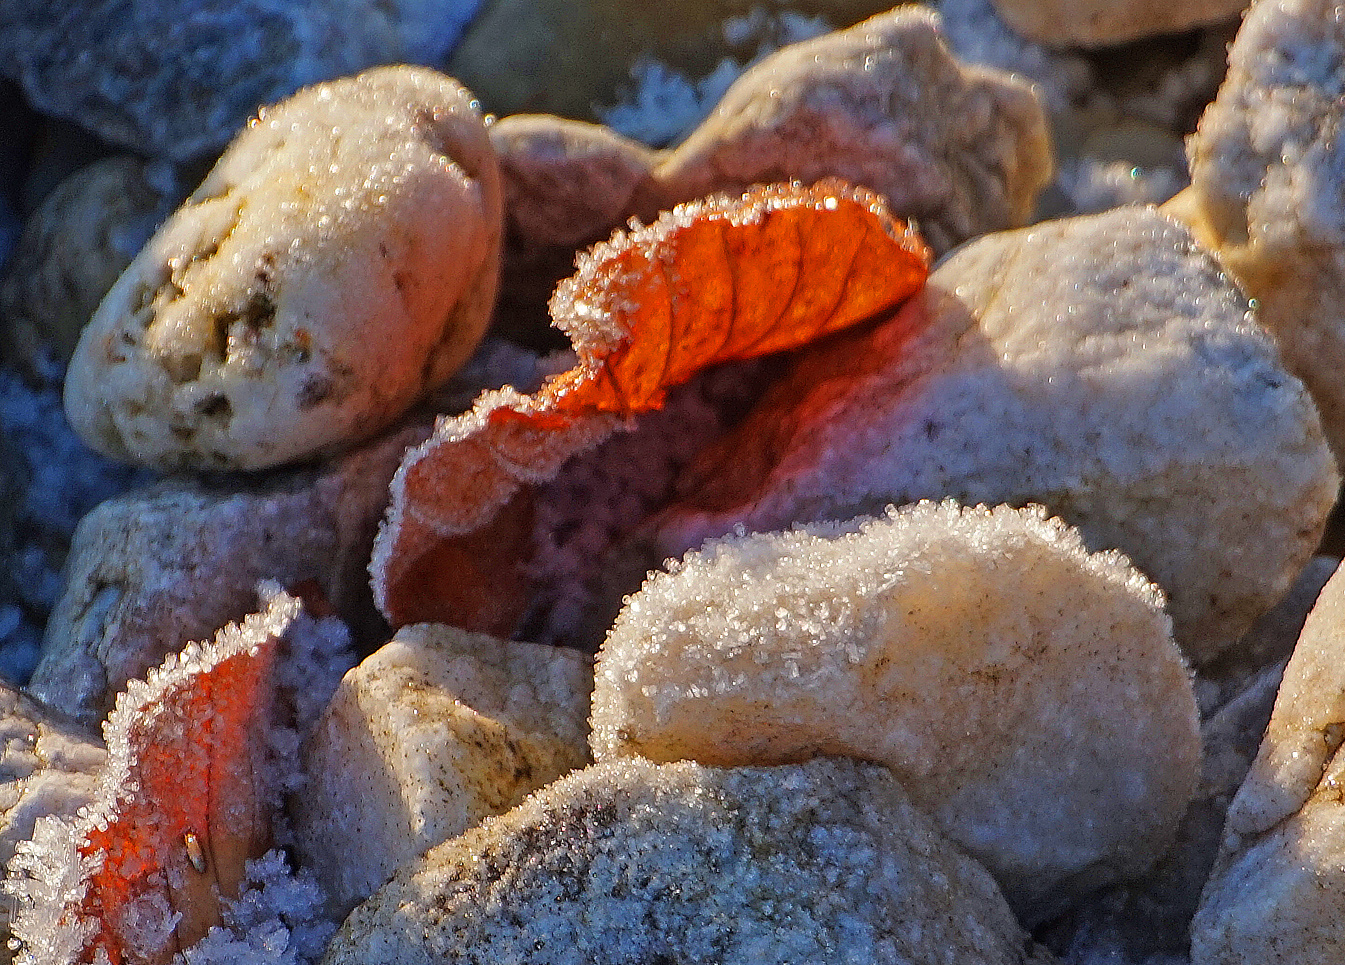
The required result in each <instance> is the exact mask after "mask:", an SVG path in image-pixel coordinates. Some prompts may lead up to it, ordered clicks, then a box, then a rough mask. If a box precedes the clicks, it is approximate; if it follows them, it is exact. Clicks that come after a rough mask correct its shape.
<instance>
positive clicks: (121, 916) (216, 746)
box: [10, 592, 299, 965]
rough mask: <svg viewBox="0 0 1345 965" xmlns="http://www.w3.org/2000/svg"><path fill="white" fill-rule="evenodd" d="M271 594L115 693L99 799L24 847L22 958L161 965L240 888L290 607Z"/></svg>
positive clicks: (253, 839)
mask: <svg viewBox="0 0 1345 965" xmlns="http://www.w3.org/2000/svg"><path fill="white" fill-rule="evenodd" d="M267 602H268V605H267V607H266V609H265V611H264V612H263V613H260V614H254V615H253V616H250V617H248V618H247V619H246V620H245V621H244V622H243V623H241V624H237V625H230V626H228V627H225V628H224V629H223V630H221V631H220V632H219V634H218V635H217V636H216V638H215V640H214V642H213V643H209V644H202V645H198V644H190V645H189V646H188V647H187V648H186V649H185V650H184V651H183V652H182V653H181V654H180V655H175V656H171V657H169V658H168V660H167V661H166V662H165V663H164V664H163V665H162V666H161V667H159V668H158V669H157V670H154V671H151V673H150V675H149V678H148V680H146V681H131V683H130V684H129V685H128V687H127V690H126V691H125V692H124V693H123V694H121V695H120V696H119V698H118V700H117V706H116V708H115V709H114V710H113V712H112V714H111V715H110V716H109V718H108V720H107V723H106V724H105V725H104V731H105V733H106V736H107V743H108V763H107V766H106V770H105V771H104V773H103V776H102V779H101V782H100V787H99V794H98V797H97V799H96V800H95V801H94V803H93V804H92V805H91V806H90V807H89V808H88V809H87V810H85V811H82V812H81V813H80V815H79V816H78V817H77V818H75V819H74V821H73V823H62V822H60V821H59V819H49V821H50V822H52V823H48V824H47V825H45V826H44V827H43V828H42V830H41V833H38V834H35V835H34V839H33V841H32V842H31V843H28V844H27V846H26V848H25V846H21V851H26V853H25V854H24V857H23V858H22V859H20V861H19V864H20V865H21V866H22V867H23V868H24V870H26V871H27V873H28V874H29V876H30V877H32V878H33V879H34V881H35V883H34V884H33V885H32V886H31V887H30V889H29V890H30V894H31V895H32V896H33V899H32V900H33V906H32V907H27V908H25V909H23V910H22V911H21V913H20V916H19V918H18V919H17V920H16V922H15V927H14V933H15V935H16V936H18V937H19V938H20V940H21V941H22V942H23V943H24V946H25V952H26V954H27V957H21V958H20V959H19V960H20V961H34V962H36V961H41V962H43V963H44V965H46V963H51V965H66V963H71V965H74V963H89V962H94V961H97V960H99V956H100V955H103V956H106V959H107V960H108V961H109V962H111V963H112V965H164V963H167V962H170V961H171V960H172V958H173V956H174V954H176V953H178V952H180V951H182V950H183V949H184V948H186V947H188V946H190V945H191V944H193V943H194V942H196V941H197V940H198V939H200V938H201V937H202V936H203V935H204V934H205V932H206V931H207V930H208V929H209V928H210V927H211V926H212V925H216V924H219V921H220V902H221V900H222V899H227V898H234V897H237V894H238V891H239V885H240V883H241V882H242V880H243V876H244V864H245V862H246V861H247V860H248V859H249V858H255V857H258V856H260V855H261V854H262V853H263V852H264V851H265V850H266V847H267V846H268V844H269V836H270V824H269V816H268V815H269V806H270V805H269V802H268V800H267V798H266V794H267V791H268V788H267V786H266V784H265V781H264V779H263V777H264V767H265V765H264V761H263V757H262V754H263V751H262V742H260V741H258V740H257V739H256V735H255V734H254V733H253V731H254V728H256V727H257V726H259V725H260V724H264V722H265V721H266V720H267V716H268V715H267V710H268V707H269V702H270V699H271V694H272V688H271V685H270V680H269V678H270V667H271V663H272V660H273V658H274V656H275V652H276V647H277V644H278V642H279V640H280V638H281V636H282V635H283V633H284V632H285V629H286V627H287V626H288V625H289V624H290V623H291V622H292V621H293V620H294V618H295V617H296V616H297V615H298V611H299V603H298V601H297V600H295V599H294V598H293V597H290V596H287V595H285V594H283V593H279V592H277V593H275V594H274V595H272V596H271V598H270V599H269V600H268V601H267ZM10 890H14V889H13V887H12V883H11V888H10ZM44 902H45V906H44Z"/></svg>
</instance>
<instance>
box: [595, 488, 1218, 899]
mask: <svg viewBox="0 0 1345 965" xmlns="http://www.w3.org/2000/svg"><path fill="white" fill-rule="evenodd" d="M1197 727H1198V724H1197V716H1196V705H1195V696H1194V694H1193V692H1192V690H1191V683H1190V680H1189V676H1188V671H1187V669H1186V664H1185V662H1184V661H1183V659H1182V657H1181V654H1180V652H1179V651H1178V650H1177V647H1176V645H1175V644H1174V643H1173V641H1172V637H1171V623H1170V621H1169V620H1168V618H1167V616H1166V615H1165V614H1164V613H1163V608H1162V595H1161V593H1160V592H1159V591H1158V589H1157V588H1156V587H1154V586H1153V585H1152V584H1151V583H1149V582H1148V580H1146V579H1145V578H1144V577H1143V576H1142V575H1141V574H1140V573H1138V572H1137V571H1136V570H1135V569H1134V568H1133V567H1131V566H1130V565H1129V563H1128V562H1127V561H1126V560H1125V558H1124V557H1122V556H1121V555H1120V554H1118V553H1115V552H1111V553H1103V554H1092V555H1090V554H1089V553H1088V552H1087V551H1086V550H1085V549H1084V546H1083V543H1082V541H1081V540H1080V538H1079V536H1078V534H1077V533H1076V532H1075V531H1073V530H1071V529H1070V528H1069V527H1067V526H1065V525H1064V524H1063V523H1061V522H1060V521H1059V520H1050V519H1047V518H1046V516H1045V514H1044V513H1043V512H1042V511H1041V510H1040V509H1039V508H1038V509H1035V510H1015V509H1010V508H1008V507H999V508H997V509H994V510H988V509H985V508H984V507H977V508H974V509H962V508H960V507H958V506H956V505H955V504H953V503H952V502H945V503H942V504H935V503H928V502H925V503H919V504H917V505H915V506H913V507H908V508H906V509H903V510H899V511H892V512H890V513H889V514H888V515H887V516H885V517H883V518H880V519H877V520H868V521H864V522H862V523H859V524H857V525H856V524H854V523H847V524H841V525H825V524H824V525H817V526H814V527H812V528H809V529H804V530H797V531H793V532H789V533H775V534H754V535H751V536H746V537H740V538H729V539H726V540H725V541H723V542H719V543H713V544H711V545H710V546H709V547H707V548H706V549H704V550H702V551H701V552H699V553H692V554H690V555H689V556H688V557H687V558H686V559H685V560H684V561H683V562H682V563H681V564H679V565H675V566H674V568H673V572H672V574H671V575H667V574H658V575H655V576H654V577H652V578H651V579H650V580H649V582H647V583H646V584H645V586H644V588H643V589H641V590H640V592H639V593H636V594H634V595H633V596H631V597H630V598H629V600H628V602H627V605H626V608H625V609H624V610H623V611H622V612H621V614H620V616H618V617H617V620H616V623H615V624H614V625H613V627H612V630H611V632H610V633H609V634H608V637H607V641H606V642H605V643H604V644H603V648H602V650H601V651H600V652H599V656H598V666H597V671H596V681H595V690H594V695H593V737H592V743H593V748H594V756H595V758H596V759H598V760H600V761H601V760H607V759H610V758H612V757H614V756H626V755H639V756H642V757H646V758H649V759H652V760H655V761H672V760H680V759H683V758H687V759H691V760H696V761H700V762H701V763H704V764H710V765H715V766H721V767H727V766H734V765H744V764H773V763H779V762H783V761H799V760H806V759H807V758H809V757H811V756H814V755H817V754H846V755H850V756H854V757H858V758H862V759H866V760H871V761H879V762H882V763H884V764H887V765H888V766H890V767H891V768H892V770H893V772H894V773H895V774H896V775H897V777H898V778H899V779H900V780H901V783H902V785H903V786H904V787H906V788H907V789H908V793H909V794H910V795H911V797H912V798H913V800H915V801H916V803H917V804H919V805H920V806H921V807H923V808H924V809H925V810H926V811H927V812H929V813H930V814H931V815H933V816H934V818H935V819H936V820H937V821H938V822H939V823H940V825H941V826H942V827H943V828H944V830H945V831H946V833H947V834H948V835H949V837H951V838H952V839H953V840H954V841H956V842H957V843H958V844H959V845H961V846H962V847H964V848H966V849H967V850H968V851H969V852H970V853H971V854H973V855H975V856H976V857H977V858H978V859H980V860H981V862H982V863H983V864H985V866H986V867H987V868H989V869H990V871H991V873H992V874H994V875H995V877H996V879H997V880H998V881H999V882H1000V885H1001V887H1003V889H1004V893H1005V895H1006V897H1007V898H1008V900H1009V902H1010V903H1011V904H1012V905H1013V906H1014V909H1015V910H1016V911H1017V912H1018V913H1019V915H1020V917H1023V918H1024V919H1025V920H1027V921H1029V922H1038V921H1041V920H1043V919H1045V918H1047V917H1049V916H1050V914H1052V913H1053V912H1055V911H1058V910H1059V907H1060V906H1061V905H1063V904H1065V903H1068V902H1069V901H1070V900H1072V899H1076V898H1078V897H1079V896H1081V895H1082V894H1084V893H1086V892H1087V891H1088V890H1091V889H1092V888H1095V887H1097V886H1098V885H1100V884H1103V883H1106V882H1108V881H1111V880H1115V879H1116V878H1118V877H1121V878H1124V877H1133V876H1135V875H1138V874H1140V873H1142V872H1144V871H1146V870H1147V869H1148V868H1149V866H1150V865H1151V864H1152V863H1153V860H1154V858H1155V857H1156V856H1157V855H1158V854H1159V853H1161V851H1162V849H1163V847H1164V845H1165V843H1166V842H1167V841H1169V840H1170V839H1171V836H1172V833H1173V831H1174V830H1175V828H1176V824H1177V821H1178V820H1179V819H1180V818H1181V815H1182V812H1183V811H1184V810H1185V808H1186V804H1187V802H1188V801H1189V800H1190V796H1191V793H1192V791H1193V790H1194V787H1195V781H1196V772H1197V768H1198V767H1199V760H1200V741H1199V735H1198V730H1197ZM1156 748H1162V752H1156V750H1155V749H1156Z"/></svg>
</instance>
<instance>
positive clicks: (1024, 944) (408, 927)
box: [323, 759, 1051, 965]
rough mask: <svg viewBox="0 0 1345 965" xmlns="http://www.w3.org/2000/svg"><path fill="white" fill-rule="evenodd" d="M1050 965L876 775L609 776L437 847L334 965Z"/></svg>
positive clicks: (804, 771)
mask: <svg viewBox="0 0 1345 965" xmlns="http://www.w3.org/2000/svg"><path fill="white" fill-rule="evenodd" d="M450 959H451V960H452V961H455V962H463V963H474V965H487V963H492V965H493V963H497V962H503V961H508V962H516V963H519V965H524V963H527V965H544V963H545V965H552V963H555V965H560V963H565V965H618V963H620V965H637V963H646V962H670V961H677V962H716V963H720V965H748V963H751V965H771V963H798V962H840V961H846V962H850V961H853V962H865V963H873V965H898V963H900V965H935V963H945V962H959V963H962V965H989V963H994V965H1011V963H1012V965H1020V963H1021V965H1046V963H1047V962H1049V961H1051V958H1050V956H1049V955H1047V954H1046V953H1044V952H1041V951H1040V950H1038V949H1037V948H1036V947H1035V946H1034V945H1033V943H1032V941H1031V940H1030V939H1029V938H1028V937H1027V936H1026V935H1025V934H1023V932H1022V930H1021V928H1020V927H1019V925H1018V923H1017V922H1016V921H1015V920H1014V918H1013V914H1012V913H1011V912H1010V911H1009V908H1008V906H1007V905H1006V904H1005V902H1004V899H1003V897H1002V896H1001V895H1000V893H999V889H997V888H996V887H995V884H994V882H993V881H992V880H991V878H990V876H989V875H987V874H986V873H985V870H984V869H983V868H981V867H980V866H979V865H977V864H976V862H974V861H972V860H971V859H969V858H967V857H966V856H965V855H963V854H962V853H961V852H960V851H958V850H957V849H956V848H954V847H952V846H950V845H949V844H948V843H947V842H946V841H945V840H944V839H943V837H942V836H941V835H940V834H939V832H938V831H937V830H936V829H935V827H934V825H933V823H932V822H931V821H930V820H929V818H928V817H927V816H925V815H924V814H923V813H921V812H920V810H919V809H918V808H916V807H914V806H913V805H912V804H911V803H910V802H909V801H908V800H907V798H906V795H905V794H904V793H903V792H902V789H901V787H900V786H899V785H898V784H897V782H896V781H895V780H893V778H892V776H891V775H890V774H889V773H887V772H886V771H885V770H883V769H882V768H880V767H877V766H874V765H871V764H861V763H859V762H856V761H847V760H839V759H834V760H833V759H824V760H816V761H812V762H810V763H807V764H802V765H787V766H783V767H770V768H734V769H729V770H718V769H714V768H708V767H701V766H700V765H697V764H693V763H689V762H683V763H678V764H665V765H655V764H651V763H648V762H647V761H637V760H627V761H614V762H611V763H608V764H599V765H596V766H594V767H590V768H586V769H585V770H583V771H580V772H579V773H577V774H574V775H572V776H570V777H568V778H565V779H564V780H561V781H558V782H556V783H555V784H552V785H550V786H549V787H547V788H545V789H544V790H543V791H541V792H540V793H538V794H536V795H534V796H533V797H531V798H529V799H528V800H527V801H526V802H524V803H523V804H522V805H520V806H519V807H517V808H515V809H514V810H512V811H510V812H509V813H507V814H505V815H503V816H502V817H498V818H493V819H491V820H488V821H487V822H485V823H484V824H483V825H481V826H480V827H479V828H477V829H475V830H473V831H470V832H468V833H467V834H465V835H463V836H462V837H461V838H458V839H456V840H454V841H451V842H448V843H446V844H443V845H440V846H439V847H438V848H435V849H434V850H432V851H430V852H429V853H428V854H427V855H426V856H425V858H424V860H422V861H420V862H418V863H417V864H414V865H411V866H408V867H407V868H406V869H405V870H403V871H402V872H401V873H400V874H399V875H398V876H397V877H396V878H394V879H393V881H392V882H391V883H389V884H388V885H387V886H386V887H385V888H383V890H381V891H380V892H378V893H377V894H376V895H375V896H374V897H373V898H371V899H370V900H369V901H367V902H365V903H364V904H363V905H361V906H360V907H359V908H357V909H356V910H355V911H354V913H353V914H352V915H351V916H350V917H349V918H348V919H347V920H346V923H345V925H344V926H343V927H342V929H341V931H339V932H338V933H337V935H336V937H335V938H334V939H333V940H332V943H331V945H330V946H329V947H328V951H327V957H326V958H325V959H324V960H323V961H324V963H325V965H355V963H359V965H409V963H413V962H414V963H421V962H426V963H428V962H432V961H446V960H450Z"/></svg>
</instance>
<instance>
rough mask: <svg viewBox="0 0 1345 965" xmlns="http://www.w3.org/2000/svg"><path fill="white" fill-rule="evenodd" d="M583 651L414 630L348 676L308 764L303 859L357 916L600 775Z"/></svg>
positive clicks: (299, 836)
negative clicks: (490, 820) (438, 849)
mask: <svg viewBox="0 0 1345 965" xmlns="http://www.w3.org/2000/svg"><path fill="white" fill-rule="evenodd" d="M592 689H593V672H592V669H591V668H590V665H589V661H588V658H587V657H585V656H584V655H582V654H580V653H578V652H577V651H574V650H566V649H563V648H560V647H552V646H546V645H542V644H535V643H522V642H517V641H507V640H498V639H496V638H494V637H488V636H484V635H481V634H471V633H466V632H464V631H461V630H457V629H455V628H453V627H445V626H436V625H432V624H419V625H416V626H411V627H403V628H402V629H401V630H400V631H398V633H397V636H396V637H395V638H393V640H392V642H390V643H388V644H387V645H385V646H384V647H382V648H381V649H379V650H378V651H377V652H375V653H374V654H373V655H372V656H370V657H367V658H366V659H365V660H364V661H363V662H361V663H360V665H359V666H358V667H356V668H355V669H354V670H351V671H350V672H349V673H347V674H346V676H345V679H343V680H342V681H341V685H340V687H339V688H338V689H337V691H336V694H335V696H333V698H332V700H331V702H330V703H329V704H328V706H327V709H326V711H325V712H324V713H323V716H322V719H321V720H320V721H318V723H317V726H316V727H315V728H314V730H313V733H312V734H311V735H310V736H309V738H308V740H307V742H306V743H305V745H304V748H303V750H302V752H301V759H302V764H303V771H304V774H305V775H306V780H305V781H304V784H303V787H302V789H301V790H300V791H299V793H297V794H295V795H294V796H293V798H292V799H291V801H290V814H291V816H292V818H293V821H294V827H295V838H296V847H297V848H298V852H299V855H300V857H301V859H302V860H303V863H304V866H305V867H307V868H310V869H312V870H313V872H314V873H315V874H317V876H318V878H319V879H320V880H321V881H322V882H323V886H324V888H325V890H326V892H327V895H328V897H329V899H330V902H331V906H332V908H333V909H334V911H335V912H336V913H337V914H336V916H335V917H344V916H345V915H346V914H347V913H349V911H350V910H351V909H352V908H354V907H355V905H356V904H358V903H359V902H361V901H363V900H364V899H365V898H367V897H369V895H370V894H372V893H373V892H374V891H375V890H376V889H377V888H379V887H380V886H382V885H383V884H384V883H385V882H386V881H387V880H388V879H389V878H391V877H392V875H393V873H394V872H395V871H396V870H397V869H398V868H399V867H400V866H401V865H403V864H405V863H408V862H411V861H414V860H415V859H417V858H419V857H420V856H421V855H422V854H424V853H425V852H426V851H427V850H429V849H430V848H431V847H433V846H434V845H437V844H440V843H441V842H443V841H447V840H448V839H449V838H455V837H457V836H458V835H459V834H462V833H463V832H464V831H466V830H468V829H469V828H472V827H474V826H476V825H477V824H479V823H480V822H481V820H482V819H483V818H486V817H488V816H490V815H492V814H500V813H503V812H504V811H507V810H508V809H509V808H511V807H513V806H515V805H516V804H518V803H519V802H521V801H522V800H523V798H524V797H525V796H526V795H527V794H529V793H531V792H532V791H535V790H537V789H538V788H540V787H542V786H543V785H545V784H548V783H550V782H551V781H554V780H556V779H557V778H559V777H561V776H562V775H564V774H566V773H568V772H569V771H571V770H574V769H575V768H579V767H583V766H584V765H585V764H586V763H588V742H587V736H588V723H587V718H588V708H589V696H590V694H591V692H592Z"/></svg>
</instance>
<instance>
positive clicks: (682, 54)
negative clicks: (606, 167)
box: [447, 0, 890, 121]
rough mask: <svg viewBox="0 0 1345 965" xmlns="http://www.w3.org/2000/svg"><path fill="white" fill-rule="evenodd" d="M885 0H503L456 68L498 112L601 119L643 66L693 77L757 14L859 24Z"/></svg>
mask: <svg viewBox="0 0 1345 965" xmlns="http://www.w3.org/2000/svg"><path fill="white" fill-rule="evenodd" d="M888 6H890V4H889V3H886V2H883V0H802V2H798V0H784V2H781V0H766V2H764V3H763V2H762V0H668V2H665V3H663V4H661V5H660V6H658V7H653V6H650V5H648V4H643V3H641V4H634V5H632V4H630V3H627V2H624V0H494V2H492V3H490V4H489V5H487V6H486V8H485V9H483V10H482V11H481V13H480V15H478V16H477V17H476V19H475V20H474V21H473V22H472V24H471V26H470V27H469V28H468V29H467V32H466V33H465V34H464V35H463V38H462V42H461V43H460V44H458V46H457V47H456V48H455V49H454V50H453V53H452V56H451V57H450V59H449V61H448V67H447V70H448V72H449V73H450V74H452V75H453V76H454V77H457V78H458V79H459V80H461V81H462V82H463V83H464V84H466V85H467V86H468V87H470V88H471V89H472V90H473V91H475V92H476V94H477V95H478V96H479V97H480V98H481V103H482V104H483V105H484V106H485V109H486V110H489V111H493V112H495V113H497V114H501V115H504V114H520V113H526V112H546V113H550V114H559V115H561V116H563V117H569V118H575V119H579V120H590V121H591V120H596V119H597V113H596V112H597V110H598V108H599V107H601V106H602V105H607V104H612V103H614V102H615V101H617V100H618V97H619V92H620V90H621V88H622V87H623V86H625V85H628V84H629V83H630V80H631V74H632V68H633V67H634V66H636V64H637V63H638V62H639V61H640V60H641V59H646V60H651V59H652V60H654V61H657V62H658V63H660V64H663V65H666V66H667V67H668V68H670V69H672V70H676V71H678V72H680V73H684V74H687V75H689V76H692V77H704V76H706V75H708V74H710V73H711V72H712V71H713V70H714V69H715V67H716V65H717V64H718V63H720V62H721V61H722V60H723V59H724V58H726V57H732V56H734V55H735V54H737V53H738V51H736V50H734V49H732V48H733V46H734V45H733V44H732V42H731V35H732V33H733V32H734V31H733V30H732V29H731V27H730V23H729V21H730V19H731V18H737V17H741V16H742V15H746V14H749V13H752V12H753V11H756V10H759V9H760V10H763V11H765V12H768V13H771V14H774V13H778V12H780V11H785V10H787V11H790V12H793V13H796V14H811V15H820V16H822V17H825V18H826V20H827V21H829V22H830V23H833V24H836V25H838V26H849V25H850V24H853V23H856V22H857V21H859V20H862V19H864V18H865V17H867V16H870V15H872V14H875V13H877V12H879V11H880V10H885V9H887V7H888Z"/></svg>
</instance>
